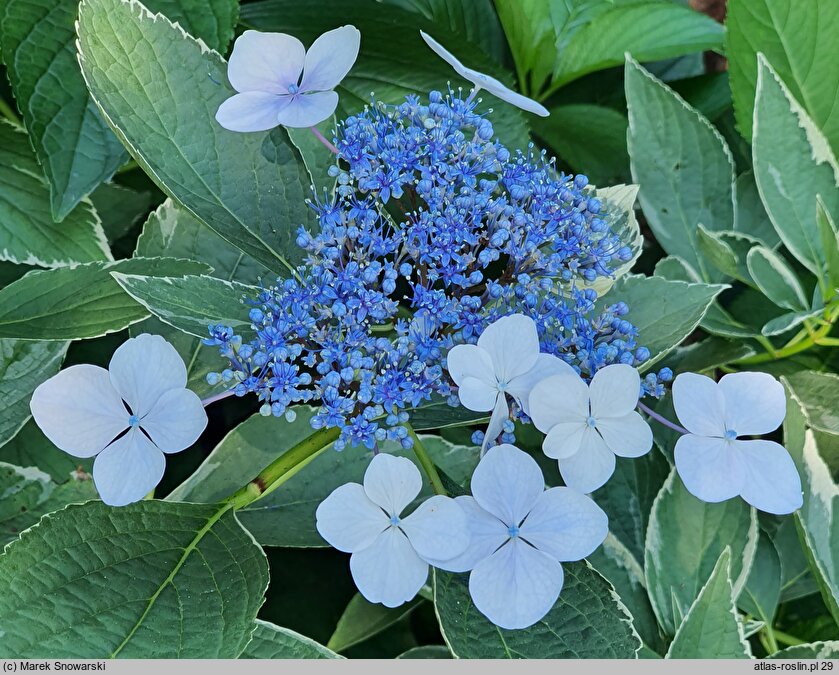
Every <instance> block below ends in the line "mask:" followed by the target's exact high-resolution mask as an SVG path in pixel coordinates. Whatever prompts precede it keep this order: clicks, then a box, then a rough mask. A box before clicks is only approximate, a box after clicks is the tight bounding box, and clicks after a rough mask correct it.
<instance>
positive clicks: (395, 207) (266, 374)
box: [205, 91, 670, 449]
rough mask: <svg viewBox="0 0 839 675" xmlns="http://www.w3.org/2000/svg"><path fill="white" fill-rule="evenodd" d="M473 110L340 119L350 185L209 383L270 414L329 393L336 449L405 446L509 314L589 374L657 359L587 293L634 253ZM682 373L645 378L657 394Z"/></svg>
mask: <svg viewBox="0 0 839 675" xmlns="http://www.w3.org/2000/svg"><path fill="white" fill-rule="evenodd" d="M476 103H477V102H476V101H474V100H470V99H469V98H466V99H464V98H463V97H461V96H460V94H459V93H456V92H453V91H450V92H449V93H448V95H443V94H442V93H440V92H437V91H432V92H431V93H430V95H429V100H428V103H427V104H426V103H423V102H421V101H420V99H419V98H418V97H416V96H409V97H407V98H406V101H405V102H404V103H402V104H400V105H395V106H394V105H386V104H383V103H381V102H376V101H375V100H373V102H372V103H371V104H370V105H369V106H367V107H366V108H365V109H364V111H363V112H361V113H359V114H358V115H354V116H351V117H349V118H347V119H346V120H345V121H343V122H342V123H340V124H339V126H338V129H337V134H336V138H335V139H334V142H335V145H336V147H337V149H338V151H339V155H338V162H337V163H336V165H334V166H332V167H331V168H330V172H329V175H330V176H331V177H333V178H335V180H336V188H335V190H334V192H333V193H332V194H329V193H324V194H323V195H322V196H318V197H316V199H315V200H313V201H312V202H311V206H312V208H314V209H315V210H316V211H317V214H318V220H319V225H320V227H319V230H318V231H316V232H308V231H306V230H305V229H303V228H301V229H300V231H299V233H298V236H297V244H298V245H299V246H300V247H301V248H303V249H305V251H306V252H307V257H306V260H305V262H304V263H303V264H302V265H300V266H299V267H298V268H297V271H296V274H295V275H294V276H293V277H292V278H288V279H278V280H277V281H276V283H275V284H273V285H263V287H262V290H261V292H260V293H259V295H258V296H257V297H255V298H250V299H247V300H246V302H248V303H249V304H250V305H251V309H250V312H249V319H250V321H251V328H252V331H253V333H252V334H251V335H249V336H243V335H236V334H235V333H234V331H233V330H232V329H231V328H229V327H226V326H220V325H219V326H210V338H209V339H207V340H205V342H206V343H207V344H211V345H217V346H218V347H219V349H220V351H221V354H222V355H223V356H224V357H226V358H227V359H228V360H229V367H228V368H227V369H226V370H224V371H223V372H222V373H212V374H211V375H210V376H209V378H208V380H209V382H210V383H211V384H217V383H219V382H224V383H226V384H227V385H228V386H229V387H231V388H232V389H233V390H234V392H235V393H236V394H237V395H239V396H244V395H246V394H249V393H255V394H257V396H258V397H259V399H260V400H261V401H263V406H262V408H261V412H262V413H263V414H265V415H274V416H278V417H279V416H283V415H286V416H287V417H289V416H292V415H293V411H291V410H290V406H291V405H293V404H295V403H307V402H317V404H318V405H319V407H318V408H317V412H316V414H315V415H314V417H313V418H312V420H311V424H312V426H313V427H314V428H316V429H321V428H333V427H337V428H339V429H340V436H339V438H338V440H337V441H336V443H335V445H336V447H337V448H338V449H341V448H343V447H344V446H346V445H347V444H351V445H358V444H363V445H365V446H367V447H368V448H373V447H375V444H376V443H377V442H381V441H385V440H390V441H397V442H400V443H401V444H402V446H403V447H406V448H408V447H410V446H411V438H410V436H409V433H408V429H407V428H406V427H405V426H404V424H405V422H407V421H408V419H409V411H410V409H411V408H414V407H416V406H418V405H419V404H421V403H422V402H424V401H429V400H431V399H432V397H437V396H442V397H447V398H448V399H449V401H450V403H451V404H452V405H457V397H456V396H454V395H453V391H452V387H453V383H452V381H451V379H450V378H449V377H448V374H447V373H446V372H445V370H444V366H445V355H446V353H447V352H448V350H449V349H450V348H451V347H452V346H454V345H455V344H459V343H470V342H475V340H476V339H477V337H478V336H479V335H480V334H481V332H482V331H483V329H484V328H485V327H486V326H487V325H489V324H490V323H492V322H493V321H495V320H497V319H498V318H500V317H502V316H506V315H509V314H513V313H521V314H525V315H527V316H530V317H531V318H532V319H533V320H534V321H535V322H536V324H537V327H538V331H539V337H540V343H541V349H542V351H543V352H547V353H550V354H555V355H557V356H559V357H560V358H562V359H564V360H565V361H566V362H567V363H569V364H571V365H572V366H574V367H575V368H576V369H577V370H578V371H579V372H580V373H581V374H582V375H583V376H584V377H590V376H591V375H593V374H594V373H595V372H596V371H597V369H598V368H601V367H603V366H605V365H608V364H612V363H625V364H630V365H634V366H637V365H639V364H641V363H643V362H644V361H645V360H647V359H648V358H649V350H647V349H646V348H645V347H642V346H638V345H637V344H636V337H637V331H636V329H635V327H634V326H633V325H632V324H631V323H630V322H629V321H628V320H627V319H626V318H625V315H626V314H627V312H628V307H627V306H626V304H625V303H623V302H616V303H614V304H611V305H608V306H606V307H605V308H603V309H602V310H595V300H596V299H597V295H596V293H595V292H594V291H593V290H591V289H590V288H585V287H584V286H585V282H592V281H594V280H596V279H597V278H598V277H608V276H609V275H610V274H611V270H612V269H613V268H614V267H615V266H616V263H619V262H622V261H626V260H628V259H630V258H631V256H632V252H631V251H630V249H629V248H628V247H627V246H626V245H625V244H624V243H623V242H621V241H620V239H619V237H618V236H617V235H616V234H615V233H614V232H612V231H611V229H610V227H609V226H608V224H607V222H606V220H605V219H604V217H603V214H602V213H601V211H602V209H603V205H602V204H601V201H600V200H599V199H598V198H597V197H596V196H595V192H594V190H593V189H592V188H591V187H590V186H588V180H587V178H586V177H585V176H582V175H577V176H569V175H565V174H563V173H560V172H557V171H556V170H555V167H554V165H553V162H552V161H551V160H548V159H547V158H546V157H545V155H544V153H537V152H536V151H534V149H533V147H532V146H530V148H529V149H528V151H527V152H515V153H513V152H510V151H509V150H507V148H505V147H504V146H503V145H502V144H501V143H500V142H499V141H497V140H495V139H494V132H493V127H492V124H491V122H490V121H489V120H488V119H487V118H486V117H485V116H484V115H482V114H479V113H478V112H477V111H476ZM669 375H670V374H669V371H667V370H666V369H665V370H664V371H662V372H661V373H659V375H658V376H656V375H655V374H653V375H651V376H648V377H647V378H646V379H645V380H644V383H643V385H642V386H643V387H644V389H645V391H646V393H648V394H652V395H660V394H661V393H662V386H661V384H660V380H663V379H669ZM513 414H514V415H515V416H519V417H520V416H522V414H523V413H522V412H521V411H520V410H514V411H513ZM506 429H507V430H509V429H510V426H509V425H508V426H507V427H506ZM511 438H512V437H511V435H510V433H509V431H507V433H505V440H506V441H507V442H509V441H510V440H511Z"/></svg>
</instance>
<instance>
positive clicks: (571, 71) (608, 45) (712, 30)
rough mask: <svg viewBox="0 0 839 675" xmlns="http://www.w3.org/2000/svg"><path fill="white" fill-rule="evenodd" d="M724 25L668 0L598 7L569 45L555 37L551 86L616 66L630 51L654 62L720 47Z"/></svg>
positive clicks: (638, 58)
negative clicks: (555, 58)
mask: <svg viewBox="0 0 839 675" xmlns="http://www.w3.org/2000/svg"><path fill="white" fill-rule="evenodd" d="M724 33H725V30H724V29H723V27H722V25H720V24H719V23H717V22H716V21H714V20H713V19H711V18H710V17H707V16H705V15H703V14H699V13H698V12H694V11H693V10H691V9H689V8H688V7H685V6H684V5H680V4H677V3H672V2H657V1H653V2H637V3H626V4H616V5H614V6H610V7H608V9H606V10H605V11H601V12H600V13H599V14H598V15H597V16H595V17H594V18H592V19H591V20H590V21H587V22H586V23H585V24H584V25H582V27H580V29H579V30H577V31H576V32H575V33H574V34H573V35H572V36H571V37H570V39H568V40H567V44H566V45H565V46H564V49H563V45H562V42H563V41H564V39H565V37H564V36H563V35H560V36H559V37H558V44H557V47H558V49H557V51H558V52H561V53H559V55H558V58H557V61H556V68H555V70H554V81H553V88H556V87H558V86H560V85H563V84H566V83H568V82H570V81H572V80H575V79H577V78H578V77H582V76H583V75H587V74H588V73H593V72H594V71H596V70H603V69H604V68H611V67H612V66H618V65H620V64H622V63H623V61H624V54H625V53H627V52H630V53H631V54H632V56H633V57H635V58H636V59H637V60H639V61H656V60H659V59H667V58H670V57H672V56H681V55H682V54H689V53H691V52H701V51H705V50H709V49H715V50H721V48H722V44H723V37H724Z"/></svg>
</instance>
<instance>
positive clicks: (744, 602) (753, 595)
mask: <svg viewBox="0 0 839 675" xmlns="http://www.w3.org/2000/svg"><path fill="white" fill-rule="evenodd" d="M781 575H782V571H781V556H780V555H779V554H778V549H776V548H775V544H773V543H772V539H771V538H770V537H769V535H767V534H766V533H765V532H761V533H760V538H759V540H758V542H757V551H756V553H755V559H754V562H753V563H752V569H751V570H750V571H749V576H748V578H747V579H746V585H745V586H744V587H743V591H742V592H741V593H740V597H739V598H738V599H737V605H738V606H739V607H740V608H741V609H742V610H743V611H745V612H748V613H749V614H751V615H752V616H753V617H755V618H756V619H760V620H761V621H763V622H764V623H765V624H766V625H768V626H771V625H772V624H773V622H774V620H775V611H776V610H777V609H778V602H779V601H780V598H781Z"/></svg>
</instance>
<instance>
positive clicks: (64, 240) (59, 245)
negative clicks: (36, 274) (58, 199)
mask: <svg viewBox="0 0 839 675" xmlns="http://www.w3.org/2000/svg"><path fill="white" fill-rule="evenodd" d="M65 215H66V218H65V219H64V222H63V223H60V224H58V223H55V222H53V219H52V214H51V213H50V204H49V186H48V184H47V182H46V180H45V179H44V178H43V174H42V171H41V167H40V166H39V165H38V162H37V160H36V159H35V155H34V154H33V153H32V149H31V148H30V147H29V141H28V139H27V137H26V133H25V132H24V131H23V130H21V129H19V128H17V127H15V126H13V125H12V124H10V123H9V122H7V121H6V120H3V119H0V260H8V261H11V262H14V263H23V264H27V265H38V266H40V267H61V266H64V265H69V264H72V263H76V262H91V261H93V260H113V258H112V256H111V251H110V249H109V248H108V242H107V239H106V238H105V232H104V231H103V230H102V224H101V223H100V221H99V217H98V216H97V215H96V211H95V209H94V208H93V206H92V205H91V203H90V201H88V200H84V201H82V202H81V203H80V204H79V205H78V206H76V207H75V208H74V209H72V210H71V211H69V212H68V213H67V214H65Z"/></svg>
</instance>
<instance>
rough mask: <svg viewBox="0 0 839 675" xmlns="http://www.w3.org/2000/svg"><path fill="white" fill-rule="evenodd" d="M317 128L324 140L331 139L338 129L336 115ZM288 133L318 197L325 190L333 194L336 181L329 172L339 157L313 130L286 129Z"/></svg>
mask: <svg viewBox="0 0 839 675" xmlns="http://www.w3.org/2000/svg"><path fill="white" fill-rule="evenodd" d="M316 126H317V129H318V131H319V132H320V133H321V135H322V136H323V137H324V138H330V137H331V136H332V134H333V133H334V130H335V127H336V120H335V115H332V116H331V117H329V118H328V119H326V120H324V121H323V122H321V123H320V124H318V125H316ZM286 132H288V138H289V140H290V141H291V142H292V143H293V144H294V147H295V148H297V149H298V150H299V151H300V155H301V156H302V157H303V164H304V165H305V166H306V172H307V173H308V175H309V180H310V181H311V184H312V185H314V186H315V189H316V190H317V194H318V196H319V197H320V195H321V194H322V193H323V191H324V190H326V191H327V192H328V193H329V194H332V192H333V190H334V189H335V181H336V179H335V178H334V177H333V176H330V175H329V173H328V172H329V168H330V167H332V166H335V165H336V163H337V161H338V160H337V157H336V156H335V155H334V154H333V153H332V151H331V150H329V149H327V147H326V146H325V145H324V144H323V143H322V142H321V140H320V139H319V138H318V137H317V136H315V135H314V134H313V133H312V130H311V129H286Z"/></svg>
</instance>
